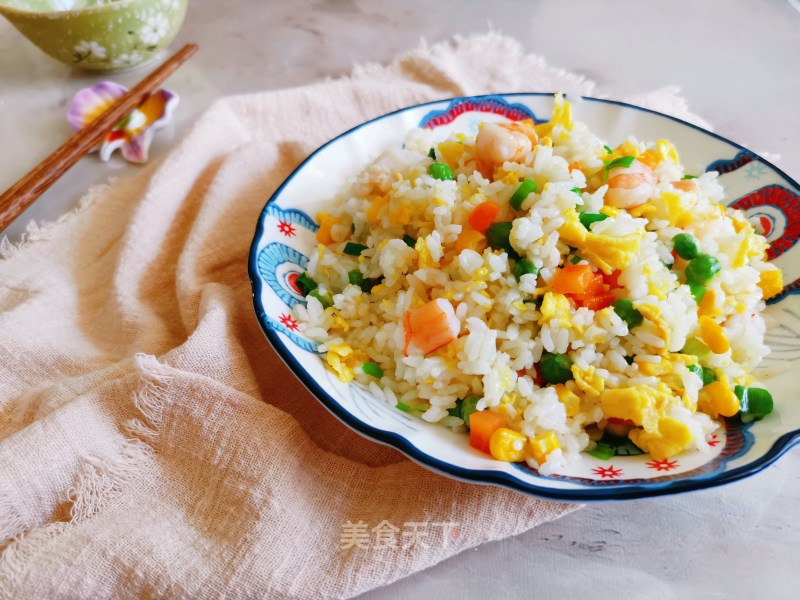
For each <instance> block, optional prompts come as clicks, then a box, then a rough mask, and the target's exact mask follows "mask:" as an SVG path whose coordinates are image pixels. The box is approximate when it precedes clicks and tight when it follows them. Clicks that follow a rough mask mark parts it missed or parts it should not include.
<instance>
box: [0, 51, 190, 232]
mask: <svg viewBox="0 0 800 600" xmlns="http://www.w3.org/2000/svg"><path fill="white" fill-rule="evenodd" d="M195 52H197V44H187V45H186V46H184V47H183V48H181V49H180V50H178V51H177V52H176V53H175V54H173V55H172V56H171V57H169V58H168V59H167V60H166V61H165V62H164V64H162V65H161V66H160V67H158V68H157V69H156V70H155V71H153V72H152V73H150V74H149V75H148V76H147V77H145V78H144V79H142V80H141V81H140V82H139V83H138V84H136V85H135V86H134V87H133V88H132V89H131V90H129V91H128V92H127V93H126V94H125V95H124V96H122V97H120V99H119V100H117V101H116V102H115V103H114V104H113V105H112V106H110V107H109V108H108V109H106V110H105V112H103V113H102V114H101V115H100V116H99V117H97V119H95V120H94V121H92V122H91V123H90V124H89V125H88V126H86V127H84V128H83V129H81V130H80V131H79V132H77V133H76V134H75V135H73V136H72V137H71V138H70V139H69V140H67V141H66V142H65V143H64V144H63V145H62V146H61V147H60V148H58V149H57V150H56V151H55V152H53V153H52V154H51V155H50V156H48V157H47V158H45V159H44V160H43V161H42V162H41V163H39V164H38V165H37V166H36V167H34V168H33V170H31V171H30V172H29V173H28V174H27V175H25V177H23V178H22V179H20V180H19V181H18V182H17V183H15V184H14V185H12V186H11V187H10V188H8V190H6V191H5V192H4V193H3V195H2V196H0V232H2V231H3V230H4V229H5V228H6V227H8V226H9V225H10V224H11V222H12V221H13V220H14V219H16V218H17V217H18V216H19V215H20V214H21V213H22V212H23V211H24V210H25V209H26V208H28V207H29V206H30V205H31V204H33V202H34V201H35V200H36V199H37V198H38V197H39V196H41V195H42V194H43V193H44V192H45V190H47V189H48V188H49V187H50V186H51V185H53V184H54V183H55V182H56V181H57V180H58V178H59V177H61V176H62V175H63V174H64V173H65V172H66V171H67V170H68V169H69V168H70V167H72V165H74V164H75V163H76V162H78V161H79V160H80V159H81V158H82V157H83V156H85V155H86V154H88V153H89V152H91V150H92V149H93V148H94V147H95V146H97V145H98V144H99V143H100V142H101V141H102V139H103V138H104V137H105V136H106V134H107V133H108V132H109V131H111V130H112V129H113V128H114V126H115V125H116V124H117V123H119V122H120V121H121V120H122V118H123V117H125V115H127V114H128V113H129V112H131V111H132V110H133V109H134V108H136V107H137V106H139V105H140V104H141V103H142V102H143V101H144V100H145V99H146V98H147V97H148V96H149V95H150V94H151V93H153V92H154V91H155V90H157V89H158V88H159V86H160V85H161V84H162V83H163V82H164V80H165V79H167V78H168V77H169V76H170V75H172V74H173V73H174V72H175V71H176V70H177V69H178V67H180V66H181V65H182V64H183V63H185V62H186V61H187V60H188V59H189V58H190V57H191V56H192V55H193V54H194V53H195Z"/></svg>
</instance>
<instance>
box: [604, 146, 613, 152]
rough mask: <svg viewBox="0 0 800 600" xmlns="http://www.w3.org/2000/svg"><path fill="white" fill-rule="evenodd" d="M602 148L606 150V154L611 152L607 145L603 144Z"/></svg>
mask: <svg viewBox="0 0 800 600" xmlns="http://www.w3.org/2000/svg"><path fill="white" fill-rule="evenodd" d="M603 150H605V151H606V154H611V152H612V150H611V148H609V147H608V146H606V145H605V144H603Z"/></svg>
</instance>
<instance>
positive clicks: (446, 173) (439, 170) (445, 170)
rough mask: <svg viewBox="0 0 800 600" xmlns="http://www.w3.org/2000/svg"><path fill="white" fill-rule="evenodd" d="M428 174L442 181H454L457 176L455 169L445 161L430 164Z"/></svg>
mask: <svg viewBox="0 0 800 600" xmlns="http://www.w3.org/2000/svg"><path fill="white" fill-rule="evenodd" d="M428 175H430V176H431V177H433V178H434V179H439V180H440V181H452V180H453V179H455V178H456V176H455V175H454V174H453V169H451V168H450V167H448V166H447V165H446V164H444V163H439V162H435V163H431V164H429V165H428Z"/></svg>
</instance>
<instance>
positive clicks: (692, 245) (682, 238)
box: [672, 233, 700, 260]
mask: <svg viewBox="0 0 800 600" xmlns="http://www.w3.org/2000/svg"><path fill="white" fill-rule="evenodd" d="M672 249H673V250H675V254H677V255H678V256H680V257H681V258H683V259H685V260H692V259H693V258H695V257H696V256H697V255H698V254H700V243H699V242H698V241H697V238H696V237H694V236H693V235H692V234H691V233H679V234H678V235H676V236H675V237H674V238H672Z"/></svg>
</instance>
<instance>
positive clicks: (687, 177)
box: [681, 175, 697, 179]
mask: <svg viewBox="0 0 800 600" xmlns="http://www.w3.org/2000/svg"><path fill="white" fill-rule="evenodd" d="M681 179H697V175H684V176H683V177H681Z"/></svg>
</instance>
